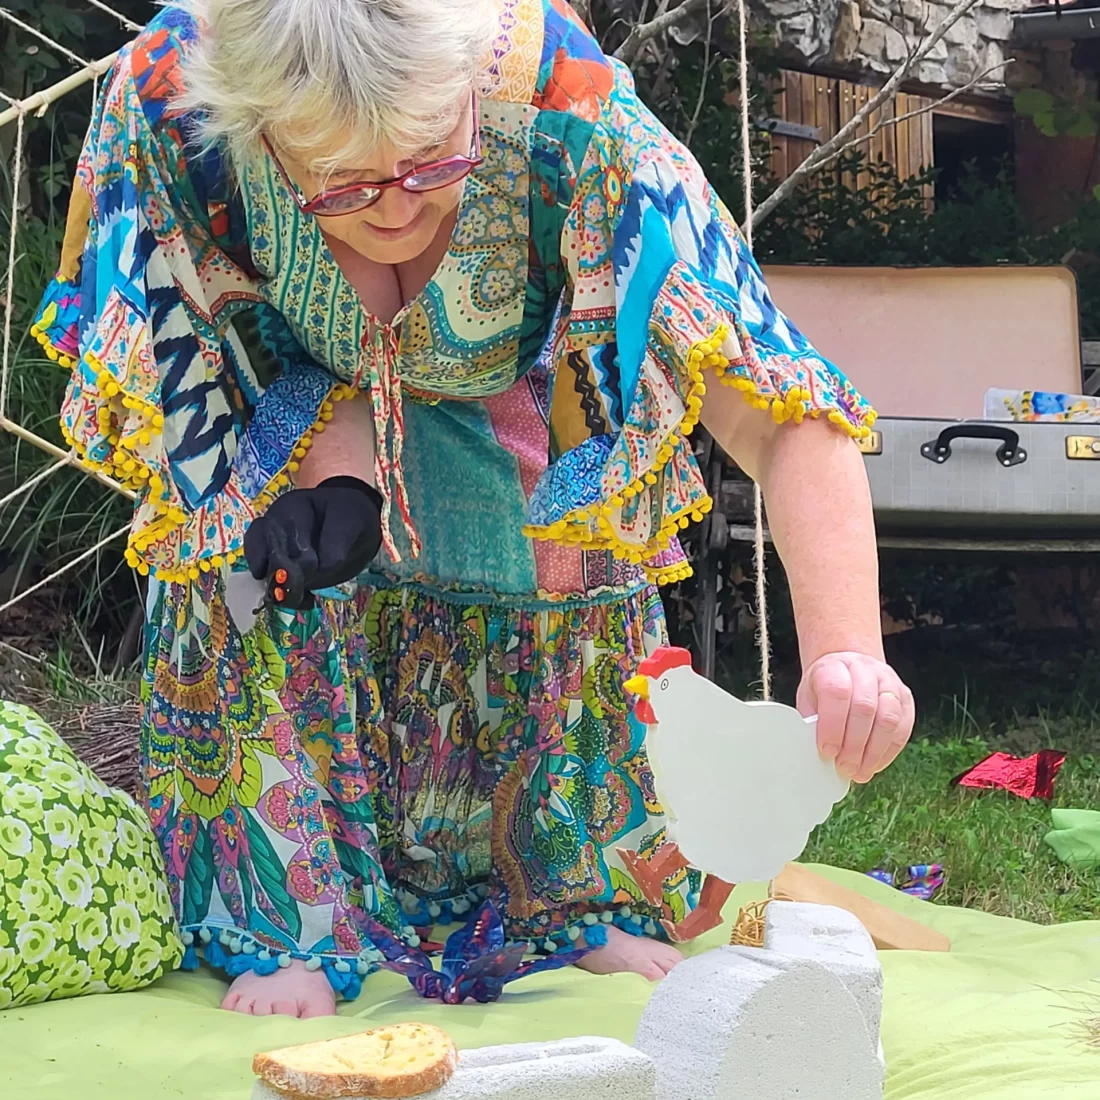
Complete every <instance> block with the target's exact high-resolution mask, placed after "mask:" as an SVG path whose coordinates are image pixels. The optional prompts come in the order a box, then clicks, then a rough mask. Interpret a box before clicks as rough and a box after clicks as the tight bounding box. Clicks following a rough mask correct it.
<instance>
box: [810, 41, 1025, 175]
mask: <svg viewBox="0 0 1100 1100" xmlns="http://www.w3.org/2000/svg"><path fill="white" fill-rule="evenodd" d="M1015 60H1016V58H1014V57H1006V58H1005V59H1004V61H1001V62H999V63H998V64H996V65H990V66H989V68H988V69H986V70H984V72H980V73H978V75H977V76H976V77H974V79H973V80H968V81H967V82H966V83H965V84H964V85H962V87H961V88H955V89H954V90H953V91H951V92H948V94H947V95H945V96H944V97H943V98H942V99H936V100H933V101H932V102H931V103H926V104H925V105H924V106H923V107H918V108H916V110H913V111H906V112H905V114H903V115H898V116H897V117H896V118H884V119H880V120H879V121H878V122H876V123H875V125H874V126H872V127H871V129H870V130H869V131H868V132H867V133H866V134H860V136H859V137H857V138H853V139H852V140H851V141H849V142H848V144H847V145H843V146H841V148H839V149H837V151H836V152H835V153H830V154H829V156H828V157H827V158H826V159H825V160H823V161H821V162H820V163H819V164H817V165H816V168H817V169H818V170H819V171H820V170H821V169H822V168H824V167H825V166H826V165H828V164H830V163H831V162H832V161H834V160H836V159H837V157H842V156H843V155H844V154H845V153H847V152H848V150H849V149H854V148H855V147H856V146H857V145H862V144H863V143H864V142H866V141H870V140H871V138H873V137H874V136H875V135H876V134H879V133H881V132H882V131H883V130H885V129H886V127H888V126H897V125H899V123H902V122H908V121H909V119H911V118H917V117H918V116H919V115H926V114H928V112H929V111H934V110H935V109H936V108H937V107H942V106H943V105H944V104H945V103H950V102H951V100H953V99H957V98H958V97H959V96H961V95H966V93H967V92H969V91H972V90H973V89H974V88H976V87H978V85H979V84H981V83H982V82H983V81H984V80H985V78H986V77H987V76H989V74H990V73H995V72H996V71H997V70H998V69H1003V68H1004V67H1005V66H1006V65H1011V64H1012V63H1013V62H1014V61H1015Z"/></svg>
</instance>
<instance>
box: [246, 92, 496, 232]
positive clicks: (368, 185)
mask: <svg viewBox="0 0 1100 1100" xmlns="http://www.w3.org/2000/svg"><path fill="white" fill-rule="evenodd" d="M470 104H471V112H472V114H473V123H474V136H473V142H472V146H471V149H470V155H469V156H468V157H463V156H451V157H444V158H443V159H442V160H433V161H429V162H428V163H427V164H418V165H417V166H416V167H415V168H410V169H409V171H408V172H406V173H405V174H404V175H403V176H398V177H397V178H396V179H392V180H377V181H375V180H370V181H363V182H362V183H349V184H346V185H345V186H343V187H334V188H332V190H330V191H322V192H321V193H320V194H318V195H317V196H316V197H315V198H312V199H307V198H306V197H305V196H304V195H303V194H302V193H301V191H299V190H298V187H297V185H296V184H295V183H294V181H293V180H292V179H291V178H290V174H289V173H288V172H287V170H286V169H285V168H284V167H283V164H282V161H280V160H279V157H278V155H277V154H276V152H275V150H274V149H273V148H272V145H271V142H270V141H268V139H267V135H266V134H265V135H264V136H263V143H264V148H265V149H266V150H267V152H268V155H269V156H270V157H271V159H272V160H273V161H274V162H275V167H276V168H277V169H278V170H279V175H280V176H282V178H283V182H284V183H285V184H286V186H287V189H288V190H289V191H290V193H291V195H293V196H294V201H295V202H296V203H297V204H298V209H299V210H301V211H302V213H303V214H313V215H314V216H315V217H318V218H337V217H340V216H342V215H345V214H357V213H358V212H359V211H360V210H366V209H367V207H369V206H373V205H374V204H375V203H376V202H377V201H378V200H379V199H380V198H381V197H382V192H383V191H386V190H388V189H389V188H391V187H400V188H402V189H403V190H405V191H411V192H412V193H413V194H423V193H424V192H427V191H439V190H441V189H442V188H444V187H450V186H451V185H452V184H454V183H458V182H459V181H460V180H464V179H465V178H466V177H467V176H468V175H469V174H470V173H471V172H472V171H473V170H474V169H475V168H477V167H478V165H480V164H481V162H482V156H481V129H480V127H479V126H478V123H477V96H476V95H474V96H471V97H470Z"/></svg>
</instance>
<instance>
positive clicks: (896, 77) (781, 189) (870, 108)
mask: <svg viewBox="0 0 1100 1100" xmlns="http://www.w3.org/2000/svg"><path fill="white" fill-rule="evenodd" d="M687 2H689V0H685V3H687ZM978 3H979V0H958V3H956V4H955V6H954V7H953V8H952V9H951V10H950V11H949V12H948V13H947V15H946V16H944V18H943V21H942V22H940V23H939V24H938V25H937V26H936V27H935V29H934V30H933V31H932V33H931V34H930V35H929V36H928V37H927V38H925V39H924V41H923V42H921V44H920V45H919V46H918V47H917V49H915V50H913V52H912V53H911V54H910V55H909V56H908V57H907V58H906V59H905V60H904V61H903V62H902V63H901V65H900V66H899V67H898V68H897V69H896V70H895V71H894V74H893V76H891V77H890V79H889V80H887V81H886V83H885V84H884V85H883V86H882V87H881V88H880V89H879V90H878V91H877V92H876V93H875V94H874V95H873V96H872V97H871V98H870V99H869V100H868V101H867V102H866V103H865V104H864V105H863V106H862V107H861V108H860V109H859V110H858V111H857V112H856V113H855V114H854V115H853V116H852V117H851V119H849V120H848V122H846V123H845V124H844V125H843V126H842V127H841V128H840V129H839V130H838V131H837V132H836V133H835V134H834V135H833V136H832V137H831V138H830V139H829V140H828V141H826V142H825V143H824V144H822V145H819V146H818V147H817V148H816V149H815V150H814V151H813V152H812V153H811V154H810V155H809V156H808V157H807V158H806V159H805V160H804V161H803V162H802V163H801V164H800V165H799V166H798V167H797V168H796V169H795V170H794V171H793V172H792V173H791V174H790V175H789V176H788V177H787V178H786V179H785V180H784V181H783V182H782V183H781V184H780V185H779V186H778V187H777V188H776V189H775V190H774V191H773V192H772V193H771V194H770V195H769V196H768V197H767V198H766V199H765V200H764V201H763V202H762V203H761V204H760V205H759V206H758V207H757V208H756V212H755V213H754V214H753V219H752V224H753V226H757V225H760V223H761V222H763V221H764V219H765V218H767V217H768V216H769V215H770V214H771V213H772V211H774V210H775V208H776V207H777V206H778V205H779V204H780V203H781V202H782V201H783V200H784V199H786V198H787V197H788V196H789V195H790V194H791V192H792V191H794V190H795V189H796V188H797V187H798V185H799V184H800V183H801V182H802V181H803V180H804V179H806V177H807V176H809V175H810V173H811V172H814V171H816V170H817V169H818V168H820V167H821V166H822V165H823V164H827V163H828V162H829V161H831V160H833V159H834V158H835V157H836V156H838V155H839V154H840V153H841V152H842V151H843V150H844V147H845V146H846V145H847V144H848V141H849V139H850V138H852V137H853V135H855V133H856V131H857V130H859V128H860V126H862V125H863V123H864V122H866V121H867V119H868V118H869V117H870V116H871V115H872V114H873V113H874V112H875V111H877V110H878V109H879V107H881V106H882V105H883V103H885V102H886V101H887V100H888V99H890V98H891V97H892V96H893V95H894V94H895V93H896V92H897V89H898V87H899V85H900V84H901V83H902V82H903V81H904V80H905V78H906V77H907V76H908V75H909V73H910V72H911V71H912V69H914V68H915V67H916V66H917V65H919V64H920V62H921V61H923V60H924V58H925V57H926V56H927V55H928V54H929V52H931V50H932V48H933V47H934V46H935V45H936V43H937V42H939V41H940V39H942V38H943V36H944V35H945V34H947V32H948V31H949V30H950V29H951V28H952V27H953V26H954V25H955V24H956V23H957V22H958V21H959V20H960V19H961V18H962V17H963V16H964V15H966V14H967V12H969V11H970V9H971V8H973V7H975V6H976V5H977V4H978ZM683 6H684V5H683V4H681V7H683ZM677 10H679V9H677ZM628 41H629V39H628Z"/></svg>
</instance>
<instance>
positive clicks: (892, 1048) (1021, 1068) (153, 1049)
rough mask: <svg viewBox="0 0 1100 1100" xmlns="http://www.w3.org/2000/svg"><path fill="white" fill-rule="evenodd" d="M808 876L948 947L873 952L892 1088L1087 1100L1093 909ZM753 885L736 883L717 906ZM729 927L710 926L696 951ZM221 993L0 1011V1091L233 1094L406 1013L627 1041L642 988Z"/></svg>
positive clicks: (376, 982) (194, 986) (1098, 974)
mask: <svg viewBox="0 0 1100 1100" xmlns="http://www.w3.org/2000/svg"><path fill="white" fill-rule="evenodd" d="M821 870H823V871H825V873H827V874H829V875H830V877H833V878H835V879H836V880H837V881H842V882H844V883H845V885H848V886H852V887H854V888H856V889H858V890H860V891H861V892H863V893H866V894H868V895H870V896H873V897H875V898H876V899H878V900H880V901H882V902H884V903H885V904H887V905H891V906H893V907H895V908H897V909H900V910H902V911H904V912H906V913H908V914H909V915H911V916H914V917H916V918H917V919H918V920H922V921H924V922H926V923H928V924H930V925H932V926H933V927H935V928H938V929H940V930H941V931H943V932H945V933H947V934H948V935H949V936H951V938H952V940H953V943H954V949H953V950H952V952H951V953H950V954H947V955H934V954H918V953H915V952H885V953H883V955H882V961H883V966H884V968H885V971H886V1004H885V1012H884V1017H883V1036H882V1038H883V1045H884V1047H885V1050H886V1059H887V1066H888V1084H887V1090H886V1091H887V1096H888V1097H889V1098H890V1100H933V1098H935V1100H948V1098H959V1100H964V1098H965V1100H985V1098H989V1100H1034V1098H1035V1097H1042V1096H1050V1097H1059V1098H1061V1100H1098V1098H1100V1049H1094V1048H1091V1047H1090V1046H1089V1045H1088V1043H1087V1041H1086V1039H1087V1032H1086V1025H1087V1023H1088V1021H1089V1020H1090V1019H1093V1018H1096V1017H1100V921H1095V922H1089V923H1081V924H1070V925H1062V926H1060V927H1054V928H1042V927H1038V926H1036V925H1031V924H1024V923H1022V922H1019V921H1011V920H1005V919H1003V918H999V917H991V916H988V915H986V914H983V913H974V912H969V911H965V910H961V909H948V908H946V907H941V906H935V905H929V904H927V903H924V902H920V901H915V900H914V899H912V898H909V897H906V896H905V895H902V894H899V893H896V892H895V891H893V890H890V889H889V888H888V887H885V886H882V885H881V884H879V883H876V882H873V881H871V880H870V879H867V878H864V877H863V876H860V875H854V874H851V873H848V872H843V871H829V870H826V869H824V868H822V869H821ZM760 895H761V891H760V888H759V887H741V888H739V889H738V890H737V891H736V892H735V893H734V896H733V898H732V899H731V903H730V908H729V915H730V916H731V917H732V916H733V915H734V914H735V913H736V911H737V908H738V907H739V906H740V905H743V904H744V903H745V902H746V901H748V900H751V899H752V898H753V897H759V896H760ZM725 938H726V934H724V933H715V934H713V935H711V936H709V937H706V938H705V939H704V940H703V941H701V942H700V943H699V944H696V945H694V951H696V952H697V951H700V950H703V949H705V948H707V947H712V946H716V945H718V944H720V943H722V942H723V941H724V940H725ZM224 990H225V986H224V983H223V982H221V981H220V980H219V979H218V978H217V977H215V976H214V975H213V974H212V973H210V972H203V973H200V974H173V975H171V976H170V977H168V978H165V979H163V980H161V981H160V982H158V983H157V984H156V985H154V986H152V987H151V988H149V989H147V990H145V991H144V992H141V993H120V994H115V995H112V996H107V997H89V998H85V999H82V1000H75V1001H61V1002H56V1003H52V1004H46V1005H39V1006H37V1007H35V1008H29V1009H10V1010H8V1011H7V1012H0V1097H3V1098H5V1100H7V1098H9V1097H10V1098H12V1100H17V1098H18V1100H73V1098H74V1097H79V1098H80V1100H122V1098H126V1100H129V1098H131V1097H132V1098H133V1100H160V1098H161V1097H182V1098H184V1100H247V1097H248V1095H249V1089H250V1081H251V1072H250V1064H251V1061H252V1054H253V1053H254V1052H255V1051H258V1050H268V1049H271V1048H272V1047H278V1046H282V1045H285V1044H288V1043H296V1042H305V1041H308V1040H311V1039H319V1038H323V1037H325V1036H331V1035H337V1034H345V1033H348V1032H352V1031H358V1030H362V1029H364V1028H367V1027H375V1026H378V1025H381V1024H385V1023H392V1022H395V1021H399V1020H407V1019H419V1020H424V1021H429V1022H431V1023H437V1024H439V1025H441V1026H442V1027H444V1028H446V1029H447V1030H448V1031H449V1032H450V1034H451V1035H452V1036H453V1037H454V1039H455V1041H456V1042H457V1043H458V1045H459V1046H460V1047H478V1046H486V1045H489V1044H494V1043H507V1042H522V1041H526V1040H532V1039H544V1038H561V1037H567V1036H574V1035H609V1036H614V1037H616V1038H619V1039H623V1040H625V1041H627V1042H629V1041H630V1040H631V1039H632V1037H633V1034H634V1029H635V1026H636V1025H637V1022H638V1018H639V1015H640V1013H641V1011H642V1008H643V1006H644V1005H645V1003H646V999H647V997H648V996H649V992H650V986H649V985H648V983H646V982H645V981H644V980H643V979H641V978H637V977H634V976H632V975H618V976H616V977H612V978H597V977H593V976H591V975H588V974H584V973H582V972H580V971H578V970H576V969H570V970H567V971H564V972H559V973H554V974H545V975H539V976H536V977H533V978H529V979H524V980H523V981H521V982H517V983H516V984H515V985H512V986H510V987H509V989H508V991H507V992H506V993H505V995H504V997H503V998H502V999H501V1000H500V1001H498V1002H497V1003H496V1004H493V1005H488V1006H477V1007H473V1006H462V1007H447V1006H441V1005H437V1004H432V1003H429V1002H426V1001H423V1000H421V999H420V998H419V997H417V996H416V995H415V994H414V993H413V992H412V991H411V988H410V986H409V985H408V983H407V982H406V981H405V979H404V978H398V977H396V976H394V975H389V974H377V975H374V976H372V977H371V978H370V980H369V981H368V982H367V983H366V987H365V990H364V993H363V996H362V997H361V998H360V999H359V1000H358V1001H357V1002H355V1003H353V1004H347V1005H343V1006H342V1008H341V1011H340V1015H339V1017H338V1018H336V1019H335V1020H332V1019H329V1020H308V1021H299V1020H290V1019H281V1018H278V1017H267V1018H264V1019H252V1018H249V1017H245V1016H238V1015H236V1014H232V1013H222V1012H219V1011H218V1007H217V1006H218V1002H219V1000H220V999H221V997H222V995H223V993H224ZM731 1100H732V1098H731ZM821 1100H832V1098H821Z"/></svg>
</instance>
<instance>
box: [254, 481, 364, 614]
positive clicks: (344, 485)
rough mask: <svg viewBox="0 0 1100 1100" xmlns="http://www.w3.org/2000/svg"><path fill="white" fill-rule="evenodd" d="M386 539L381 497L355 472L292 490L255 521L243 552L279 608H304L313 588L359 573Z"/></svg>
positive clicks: (310, 603)
mask: <svg viewBox="0 0 1100 1100" xmlns="http://www.w3.org/2000/svg"><path fill="white" fill-rule="evenodd" d="M381 544H382V496H381V494H380V493H379V492H378V490H377V489H375V488H374V487H373V486H372V485H368V484H367V483H366V482H365V481H361V480H360V479H359V478H357V477H346V476H343V477H330V478H327V479H326V480H325V481H322V482H321V483H320V484H319V485H317V486H316V487H315V488H311V489H292V490H291V491H290V492H289V493H285V494H284V495H283V496H281V497H279V498H278V499H276V500H275V501H274V503H273V504H272V505H271V507H270V508H268V510H267V511H266V512H265V513H264V514H263V515H262V516H259V517H257V518H256V519H255V520H253V521H252V524H251V526H250V527H249V528H248V530H247V531H246V532H245V536H244V555H245V560H246V561H247V562H248V568H249V570H250V571H251V573H252V576H254V577H255V578H256V579H257V580H261V581H267V582H268V595H269V597H270V598H273V599H274V602H275V603H276V604H278V605H279V606H280V607H285V608H288V609H291V610H297V611H304V610H308V609H309V608H310V607H312V606H313V593H314V592H316V591H318V590H319V589H322V588H330V587H331V586H333V585H336V584H342V583H343V582H344V581H350V580H353V579H354V578H355V577H357V576H359V574H360V573H362V572H363V570H364V569H366V568H367V566H368V565H369V564H370V563H371V561H372V560H373V559H374V556H375V555H376V554H377V553H378V548H379V547H380V546H381Z"/></svg>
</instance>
